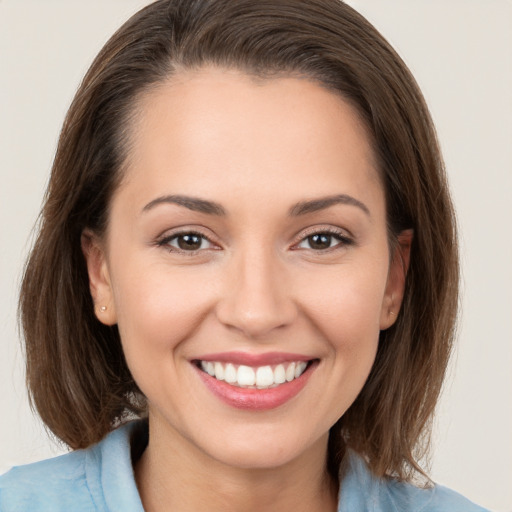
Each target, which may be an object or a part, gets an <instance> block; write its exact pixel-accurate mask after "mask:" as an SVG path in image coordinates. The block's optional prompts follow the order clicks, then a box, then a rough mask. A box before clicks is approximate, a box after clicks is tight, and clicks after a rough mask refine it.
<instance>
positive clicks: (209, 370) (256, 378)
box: [191, 352, 320, 411]
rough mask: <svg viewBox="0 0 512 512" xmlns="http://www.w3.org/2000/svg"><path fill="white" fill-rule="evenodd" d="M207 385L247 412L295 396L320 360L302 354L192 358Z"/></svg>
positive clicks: (231, 403)
mask: <svg viewBox="0 0 512 512" xmlns="http://www.w3.org/2000/svg"><path fill="white" fill-rule="evenodd" d="M191 363H192V364H193V366H194V367H195V369H196V372H197V373H198V376H199V377H200V378H201V380H202V381H203V383H204V384H205V385H206V387H207V388H208V389H209V390H210V391H211V392H212V393H213V394H214V395H215V396H216V397H217V398H219V399H220V400H221V401H222V402H224V403H225V404H227V405H229V406H231V407H234V408H237V409H244V410H250V411H264V410H270V409H275V408H277V407H280V406H281V405H284V404H285V403H287V402H288V401H290V400H292V399H293V398H294V397H295V396H296V395H298V394H299V393H300V392H301V390H302V389H304V387H305V386H306V384H307V382H308V381H309V378H310V376H311V375H312V374H313V372H314V370H315V369H316V368H317V367H318V365H319V363H320V360H319V359H308V358H306V357H304V356H302V355H295V356H294V355H293V354H266V355H261V356H250V355H247V354H241V353H234V352H232V353H226V354H212V355H211V356H203V357H201V358H200V359H194V360H192V361H191Z"/></svg>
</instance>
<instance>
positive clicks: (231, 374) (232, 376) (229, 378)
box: [224, 363, 236, 384]
mask: <svg viewBox="0 0 512 512" xmlns="http://www.w3.org/2000/svg"><path fill="white" fill-rule="evenodd" d="M224 380H225V381H226V382H229V384H234V383H235V382H236V368H235V367H234V366H233V365H232V364H231V363H228V364H227V365H226V371H225V372H224Z"/></svg>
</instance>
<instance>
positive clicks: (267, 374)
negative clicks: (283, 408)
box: [256, 366, 274, 388]
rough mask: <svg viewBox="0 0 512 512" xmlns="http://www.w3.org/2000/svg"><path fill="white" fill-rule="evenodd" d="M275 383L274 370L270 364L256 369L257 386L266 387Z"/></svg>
mask: <svg viewBox="0 0 512 512" xmlns="http://www.w3.org/2000/svg"><path fill="white" fill-rule="evenodd" d="M272 384H274V372H273V371H272V368H270V366H260V367H259V368H258V369H257V370H256V386H258V387H265V388H267V387H268V386H272Z"/></svg>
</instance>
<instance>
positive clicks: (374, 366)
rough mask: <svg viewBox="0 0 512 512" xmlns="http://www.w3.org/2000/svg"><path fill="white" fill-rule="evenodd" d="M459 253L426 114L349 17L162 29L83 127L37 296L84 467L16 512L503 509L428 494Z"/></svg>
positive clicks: (101, 90) (212, 4) (120, 42)
mask: <svg viewBox="0 0 512 512" xmlns="http://www.w3.org/2000/svg"><path fill="white" fill-rule="evenodd" d="M455 240H456V238H455V227H454V222H453V211H452V207H451V202H450V198H449V193H448V190H447V186H446V181H445V176H444V171H443V167H442V163H441V158H440V155H439V150H438V146H437V142H436V137H435V132H434V129H433V126H432V123H431V121H430V117H429V114H428V111H427V108H426V106H425V104H424V101H423V99H422V96H421V93H420V92H419V90H418V88H417V86H416V85H415V83H414V80H413V78H412V77H411V75H410V73H409V72H408V70H407V69H406V67H405V65H404V64H403V62H402V61H401V60H400V59H399V57H398V56H397V55H396V54H395V52H394V51H393V50H392V49H391V48H390V47H389V45H388V44H387V43H386V42H385V41H384V40H383V39H382V37H381V36H380V35H379V34H378V33H377V32H376V31H375V29H374V28H373V27H372V26H371V25H369V24H368V22H366V21H365V20H364V19H363V18H362V17H361V16H359V15H358V14H357V13H355V12H354V11H353V10H352V9H350V8H349V7H347V6H346V5H344V4H342V3H340V2H337V1H335V0H314V1H311V0H308V1H306V0H304V1H298V0H280V1H278V2H275V1H272V2H252V1H249V0H243V1H237V2H232V1H229V0H214V1H204V0H197V1H191V0H165V1H159V2H156V3H154V4H152V5H150V6H148V7H147V8H145V9H143V10H142V11H141V12H140V13H138V14H137V15H135V16H134V17H133V18H132V19H131V20H129V21H128V22H127V23H126V24H125V25H124V26H123V27H122V28H121V29H120V30H119V31H118V32H117V33H116V34H115V35H114V36H113V38H112V39H111V40H110V41H109V42H108V43H107V45H106V46H105V47H104V49H103V50H102V51H101V52H100V54H99V55H98V57H97V59H96V61H95V62H94V63H93V65H92V67H91V69H90V70H89V72H88V73H87V75H86V77H85V79H84V82H83V84H82V86H81V88H80V90H79V91H78V93H77V96H76V98H75V100H74V102H73V104H72V106H71V108H70V111H69V113H68V117H67V119H66V121H65V124H64V128H63V132H62V135H61V140H60V143H59V148H58V151H57V155H56V159H55V163H54V167H53V170H52V176H51V180H50V184H49V189H48V195H47V200H46V203H45V207H44V210H43V217H42V224H41V230H40V233H39V237H38V240H37V242H36V244H35V246H34V249H33V251H32V254H31V257H30V260H29V263H28V266H27V270H26V274H25V277H24V281H23V287H22V294H21V303H20V306H21V314H22V322H23V329H24V333H25V339H26V349H27V365H28V366H27V368H28V382H29V387H30V391H31V396H32V399H33V402H34V404H35V406H36V407H37V409H38V412H39V414H40V415H41V417H42V419H43V420H44V422H45V423H46V425H47V426H48V427H49V428H50V429H51V431H52V432H53V433H54V434H55V435H56V436H57V437H59V438H60V439H62V440H63V441H64V442H65V443H67V444H68V445H69V446H70V447H72V448H74V449H77V450H78V451H75V452H72V453H71V454H69V455H66V456H64V457H61V458H58V459H54V460H53V461H46V462H43V463H39V464H35V465H32V466H27V467H25V468H17V469H14V470H13V471H11V472H10V473H8V474H7V475H6V476H4V477H3V478H2V479H1V480H0V505H1V509H2V510H19V509H23V508H25V509H27V510H49V509H50V510H61V509H62V510H70V509H72V510H142V508H143V507H144V509H145V510H146V511H153V510H154V511H158V510H198V509H204V508H208V510H217V509H219V510H220V509H222V510H226V509H228V510H241V509H243V510H253V509H254V510H291V509H294V510H308V511H310V510H322V511H326V510H350V511H353V510H367V509H370V508H372V507H373V509H375V510H396V509H398V510H420V509H421V510H452V509H453V510H482V509H480V508H479V507H476V506H474V505H472V504H470V503H469V502H467V501H466V500H464V498H462V497H460V496H458V495H456V494H455V493H453V492H451V491H448V490H446V489H444V488H441V487H433V486H429V485H427V486H426V488H420V487H415V486H414V485H412V483H410V482H413V480H415V479H417V477H418V476H421V475H423V473H422V471H421V469H420V467H419V466H418V463H417V460H418V457H419V456H421V455H422V450H424V449H425V448H426V444H425V438H426V437H425V436H427V435H428V427H429V424H430V420H431V417H432V412H433V409H434V406H435V403H436V400H437V397H438V394H439V390H440V387H441V384H442V380H443V376H444V371H445V368H446V364H447V360H448V356H449V353H450V348H451V341H452V336H453V324H454V318H455V309H456V302H457V275H458V266H457V251H456V243H455ZM134 417H140V418H142V419H140V420H138V421H129V420H131V419H133V418H134ZM120 425H122V426H120ZM119 426H120V427H119ZM116 427H119V428H116ZM425 476H426V475H423V477H425Z"/></svg>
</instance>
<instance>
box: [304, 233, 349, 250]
mask: <svg viewBox="0 0 512 512" xmlns="http://www.w3.org/2000/svg"><path fill="white" fill-rule="evenodd" d="M351 244H353V240H352V239H351V238H348V237H347V236H344V235H343V234H341V233H337V232H336V233H334V232H333V233H330V232H329V231H324V232H318V233H313V234H312V235H309V236H307V237H305V238H303V239H302V241H301V242H300V243H299V244H298V245H297V247H298V248H299V249H309V250H313V251H325V250H327V249H335V248H337V247H339V248H342V247H344V246H347V245H351Z"/></svg>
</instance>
